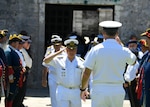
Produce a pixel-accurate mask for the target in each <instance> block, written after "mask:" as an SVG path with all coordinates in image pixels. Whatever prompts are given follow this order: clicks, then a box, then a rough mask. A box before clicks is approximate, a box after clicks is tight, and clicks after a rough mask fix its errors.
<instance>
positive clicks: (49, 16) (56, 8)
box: [45, 4, 73, 46]
mask: <svg viewBox="0 0 150 107" xmlns="http://www.w3.org/2000/svg"><path fill="white" fill-rule="evenodd" d="M72 14H73V8H72V6H69V5H49V4H46V8H45V46H48V45H49V44H50V38H51V35H52V34H58V35H60V36H61V37H62V38H63V39H64V38H65V37H66V36H67V34H69V33H70V32H71V31H72V19H73V18H72V17H73V15H72Z"/></svg>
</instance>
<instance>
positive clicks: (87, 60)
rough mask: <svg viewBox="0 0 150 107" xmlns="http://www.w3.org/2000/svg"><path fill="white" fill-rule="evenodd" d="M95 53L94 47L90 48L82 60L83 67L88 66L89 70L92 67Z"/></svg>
mask: <svg viewBox="0 0 150 107" xmlns="http://www.w3.org/2000/svg"><path fill="white" fill-rule="evenodd" d="M95 55H96V54H95V50H94V48H92V49H91V50H90V51H89V52H88V54H87V55H86V57H85V62H84V66H85V68H89V69H90V70H92V69H93V67H94V64H95Z"/></svg>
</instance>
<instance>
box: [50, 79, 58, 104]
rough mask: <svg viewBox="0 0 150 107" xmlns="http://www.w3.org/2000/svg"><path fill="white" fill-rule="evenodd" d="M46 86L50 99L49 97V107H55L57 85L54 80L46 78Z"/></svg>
mask: <svg viewBox="0 0 150 107" xmlns="http://www.w3.org/2000/svg"><path fill="white" fill-rule="evenodd" d="M48 85H49V94H50V97H51V105H52V107H57V101H56V88H57V83H56V81H55V80H53V79H51V78H50V77H49V78H48ZM58 107H59V106H58Z"/></svg>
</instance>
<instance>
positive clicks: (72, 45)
mask: <svg viewBox="0 0 150 107" xmlns="http://www.w3.org/2000/svg"><path fill="white" fill-rule="evenodd" d="M64 44H65V45H66V47H67V48H69V49H76V48H77V46H78V44H79V41H78V40H77V36H76V35H73V36H69V37H68V38H67V39H66V40H65V41H64Z"/></svg>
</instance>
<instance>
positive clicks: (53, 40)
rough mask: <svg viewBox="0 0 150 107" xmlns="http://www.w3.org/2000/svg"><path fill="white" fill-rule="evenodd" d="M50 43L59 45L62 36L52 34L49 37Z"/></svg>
mask: <svg viewBox="0 0 150 107" xmlns="http://www.w3.org/2000/svg"><path fill="white" fill-rule="evenodd" d="M51 43H52V44H53V45H61V43H62V38H61V37H60V36H58V35H52V37H51Z"/></svg>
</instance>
